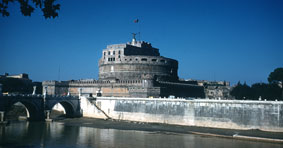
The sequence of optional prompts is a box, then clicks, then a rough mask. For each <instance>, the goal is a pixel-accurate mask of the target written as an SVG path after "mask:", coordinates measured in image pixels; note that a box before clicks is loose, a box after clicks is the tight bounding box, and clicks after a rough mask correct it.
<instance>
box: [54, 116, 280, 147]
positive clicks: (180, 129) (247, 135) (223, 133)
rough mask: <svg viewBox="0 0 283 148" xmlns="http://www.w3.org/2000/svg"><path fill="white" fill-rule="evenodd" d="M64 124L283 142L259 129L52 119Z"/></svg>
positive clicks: (91, 119) (278, 135)
mask: <svg viewBox="0 0 283 148" xmlns="http://www.w3.org/2000/svg"><path fill="white" fill-rule="evenodd" d="M54 122H60V123H63V124H64V125H66V126H85V127H94V128H102V129H119V130H138V131H151V132H153V131H154V132H163V133H167V132H173V133H184V134H186V133H187V134H198V135H206V136H216V137H222V138H234V139H243V140H253V141H264V142H272V143H280V144H283V133H282V132H266V131H261V130H256V129H255V130H232V129H231V130H230V129H218V128H205V127H193V126H180V125H169V124H159V123H142V122H132V121H121V120H120V121H117V120H103V119H95V118H65V119H60V120H54Z"/></svg>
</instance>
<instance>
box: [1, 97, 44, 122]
mask: <svg viewBox="0 0 283 148" xmlns="http://www.w3.org/2000/svg"><path fill="white" fill-rule="evenodd" d="M16 103H21V104H22V105H23V107H24V108H25V109H26V113H27V118H28V120H30V121H38V120H42V119H44V117H43V116H42V114H41V113H42V112H41V111H40V109H39V107H38V106H37V104H35V103H33V102H32V101H26V100H14V101H12V102H10V103H9V105H8V106H7V109H6V112H9V111H10V110H11V109H12V107H13V106H14V105H15V104H16Z"/></svg>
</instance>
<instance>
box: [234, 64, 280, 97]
mask: <svg viewBox="0 0 283 148" xmlns="http://www.w3.org/2000/svg"><path fill="white" fill-rule="evenodd" d="M268 81H269V83H268V84H266V83H255V84H253V85H252V86H251V87H249V86H248V85H246V84H245V83H244V84H241V83H240V82H238V84H237V85H236V86H235V87H234V88H233V89H232V91H231V92H230V94H231V95H232V96H234V97H235V98H236V99H238V100H243V99H249V100H258V99H259V98H260V97H261V98H262V99H263V100H264V99H266V100H281V101H283V88H280V85H282V82H283V68H276V69H275V70H274V71H273V72H271V73H270V74H269V77H268ZM279 82H281V84H280V83H279ZM281 87H282V86H281Z"/></svg>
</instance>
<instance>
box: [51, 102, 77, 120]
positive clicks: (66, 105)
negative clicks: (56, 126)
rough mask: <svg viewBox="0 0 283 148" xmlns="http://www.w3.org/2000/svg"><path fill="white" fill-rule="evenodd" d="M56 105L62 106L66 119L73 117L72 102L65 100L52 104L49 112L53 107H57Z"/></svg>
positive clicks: (73, 108)
mask: <svg viewBox="0 0 283 148" xmlns="http://www.w3.org/2000/svg"><path fill="white" fill-rule="evenodd" d="M57 104H61V105H62V107H63V108H64V110H65V113H66V117H67V118H72V117H75V106H74V105H73V103H72V102H70V101H67V100H63V101H58V102H55V103H54V104H52V105H51V107H50V110H52V109H53V108H54V106H55V105H57Z"/></svg>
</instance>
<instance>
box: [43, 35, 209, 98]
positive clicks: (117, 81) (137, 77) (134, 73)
mask: <svg viewBox="0 0 283 148" xmlns="http://www.w3.org/2000/svg"><path fill="white" fill-rule="evenodd" d="M43 87H46V88H47V93H48V94H60V95H64V94H67V93H70V94H71V95H78V94H79V90H81V91H82V94H86V95H93V94H97V93H99V94H100V95H102V96H121V97H122V96H123V97H168V96H175V97H197V98H204V97H205V95H204V87H203V86H199V85H197V83H191V82H186V81H179V77H178V61H177V60H174V59H170V58H166V57H163V56H160V53H159V50H158V49H157V48H154V47H152V46H151V44H150V43H147V42H143V41H136V39H135V34H134V37H133V39H132V42H129V43H126V44H115V45H108V46H107V48H106V49H104V50H103V51H102V57H101V59H100V60H99V79H98V80H94V79H91V80H89V79H88V80H72V81H64V82H58V81H44V82H43Z"/></svg>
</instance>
